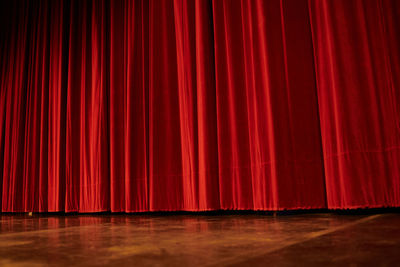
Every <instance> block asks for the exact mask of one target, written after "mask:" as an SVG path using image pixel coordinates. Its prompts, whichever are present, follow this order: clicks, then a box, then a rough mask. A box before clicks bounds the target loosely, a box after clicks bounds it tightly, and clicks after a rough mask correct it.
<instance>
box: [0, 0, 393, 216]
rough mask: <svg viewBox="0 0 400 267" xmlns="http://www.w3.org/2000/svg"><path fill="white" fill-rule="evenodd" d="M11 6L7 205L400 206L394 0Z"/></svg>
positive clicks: (7, 24) (2, 90)
mask: <svg viewBox="0 0 400 267" xmlns="http://www.w3.org/2000/svg"><path fill="white" fill-rule="evenodd" d="M0 5H1V6H0V13H1V14H0V15H1V16H0V20H1V21H0V22H1V25H0V31H1V32H0V49H1V50H0V53H1V54H0V55H1V58H0V86H1V87H0V97H1V98H0V204H1V211H3V212H27V211H38V212H55V211H65V212H99V211H113V212H144V211H177V210H185V211H206V210H220V209H224V210H225V209H229V210H288V209H321V208H329V209H347V208H366V207H398V206H400V167H399V166H400V165H399V162H400V78H399V77H400V52H399V51H400V21H399V18H400V3H399V1H396V0H383V1H363V0H351V1H348V0H268V1H267V0H254V1H247V0H240V1H227V0H221V1H216V0H208V1H205V0H195V1H192V0H151V1H146V0H137V1H133V0H102V1H95V0H93V1H91V0H88V1H79V0H71V1H65V0H59V1H50V0H43V1H30V0H18V1H5V2H4V3H3V2H2V3H1V4H0Z"/></svg>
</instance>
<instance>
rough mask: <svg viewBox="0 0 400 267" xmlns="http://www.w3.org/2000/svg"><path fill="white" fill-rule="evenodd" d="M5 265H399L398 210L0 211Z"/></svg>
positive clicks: (0, 263) (0, 247)
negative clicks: (273, 212)
mask: <svg viewBox="0 0 400 267" xmlns="http://www.w3.org/2000/svg"><path fill="white" fill-rule="evenodd" d="M0 223H1V224H0V266H41V265H52V266H64V265H65V266H70V265H74V266H94V265H112V266H182V267H184V266H196V265H201V266H236V265H237V266H271V265H272V266H312V265H315V266H331V265H337V266H364V265H368V266H377V265H378V266H400V214H399V213H397V212H394V213H378V214H364V215H360V214H358V215H355V214H350V215H349V214H345V215H344V214H334V213H318V214H294V215H293V214H292V215H278V216H271V215H262V214H240V213H239V214H230V215H229V214H222V215H221V214H218V215H215V214H211V215H209V214H205V215H204V214H202V215H199V214H186V215H182V214H171V215H168V214H167V215H166V214H160V215H110V214H105V215H104V214H103V215H67V216H64V215H40V216H39V215H35V214H34V215H33V216H28V215H10V214H0Z"/></svg>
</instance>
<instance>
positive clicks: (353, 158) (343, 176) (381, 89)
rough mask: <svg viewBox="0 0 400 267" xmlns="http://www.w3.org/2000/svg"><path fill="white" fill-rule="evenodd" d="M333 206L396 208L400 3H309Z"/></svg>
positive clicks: (314, 0)
mask: <svg viewBox="0 0 400 267" xmlns="http://www.w3.org/2000/svg"><path fill="white" fill-rule="evenodd" d="M309 8H310V13H311V26H312V30H313V41H314V48H315V68H316V73H317V84H318V86H317V88H318V97H319V114H320V118H321V136H322V142H323V150H324V155H323V158H324V162H325V170H326V172H325V177H326V193H327V200H328V207H329V208H359V207H380V206H396V205H398V204H399V196H400V195H399V192H400V183H399V182H400V180H399V179H400V167H399V162H400V128H399V123H400V120H399V118H400V117H399V100H400V98H399V96H400V94H399V89H400V83H399V78H398V76H399V66H400V65H399V64H400V60H399V47H400V43H399V25H400V24H399V15H400V3H399V2H398V1H390V0H388V1H362V0H354V1H346V0H334V1H333V0H325V1H318V0H310V1H309Z"/></svg>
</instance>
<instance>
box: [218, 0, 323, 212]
mask: <svg viewBox="0 0 400 267" xmlns="http://www.w3.org/2000/svg"><path fill="white" fill-rule="evenodd" d="M213 12H214V31H215V32H214V36H215V40H214V42H215V66H216V92H217V120H218V149H219V168H220V172H219V174H220V198H221V207H222V208H224V209H261V210H265V209H273V210H275V209H291V208H300V207H302V208H322V207H325V192H324V179H323V164H322V158H321V141H320V132H319V119H318V105H317V99H316V87H315V77H314V69H313V58H312V43H311V32H310V29H309V28H308V10H307V2H306V1H298V0H296V1H233V2H229V1H213ZM309 192H312V194H310V193H309Z"/></svg>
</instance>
